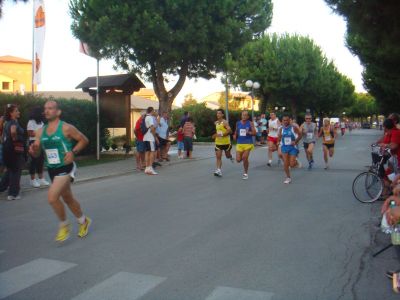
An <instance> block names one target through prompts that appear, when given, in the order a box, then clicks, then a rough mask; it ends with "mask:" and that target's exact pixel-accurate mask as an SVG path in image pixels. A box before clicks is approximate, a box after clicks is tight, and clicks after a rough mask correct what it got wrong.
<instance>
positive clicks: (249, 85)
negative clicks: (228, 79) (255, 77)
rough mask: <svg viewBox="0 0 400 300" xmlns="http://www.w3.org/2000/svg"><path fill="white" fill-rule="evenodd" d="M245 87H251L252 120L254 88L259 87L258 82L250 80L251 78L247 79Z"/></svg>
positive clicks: (252, 113) (252, 115)
mask: <svg viewBox="0 0 400 300" xmlns="http://www.w3.org/2000/svg"><path fill="white" fill-rule="evenodd" d="M245 84H246V87H248V88H251V119H252V120H253V122H254V89H256V90H257V89H259V88H260V84H259V83H258V82H257V81H255V82H253V81H251V80H247V81H246V83H245Z"/></svg>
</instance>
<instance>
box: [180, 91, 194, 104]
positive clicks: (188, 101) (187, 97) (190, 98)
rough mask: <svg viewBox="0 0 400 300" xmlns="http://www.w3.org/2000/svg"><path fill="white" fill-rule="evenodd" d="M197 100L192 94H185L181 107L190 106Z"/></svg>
mask: <svg viewBox="0 0 400 300" xmlns="http://www.w3.org/2000/svg"><path fill="white" fill-rule="evenodd" d="M196 104H197V100H196V99H195V98H194V97H193V94H191V93H190V94H187V95H185V98H184V99H183V103H182V107H185V106H190V105H196Z"/></svg>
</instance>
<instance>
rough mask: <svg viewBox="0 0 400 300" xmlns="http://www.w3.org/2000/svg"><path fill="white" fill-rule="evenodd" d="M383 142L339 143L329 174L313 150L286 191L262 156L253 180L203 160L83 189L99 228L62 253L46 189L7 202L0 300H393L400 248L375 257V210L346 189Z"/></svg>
mask: <svg viewBox="0 0 400 300" xmlns="http://www.w3.org/2000/svg"><path fill="white" fill-rule="evenodd" d="M376 137H377V133H376V132H375V131H372V130H371V131H359V132H355V133H353V134H352V135H351V136H350V135H347V136H345V137H344V138H340V139H339V140H338V141H337V144H336V149H337V153H336V155H335V158H334V160H333V161H332V163H331V169H330V170H328V171H325V170H323V168H322V165H323V164H322V150H321V148H320V145H318V146H317V148H316V154H315V159H316V169H315V170H313V171H311V172H310V171H307V170H305V169H302V170H295V171H294V172H293V183H292V184H290V185H283V183H282V182H283V179H284V175H283V171H282V169H281V168H280V167H278V166H276V165H274V166H273V167H272V168H268V167H266V149H265V148H258V149H257V150H256V151H255V152H254V153H252V154H251V158H250V159H251V161H250V172H249V176H250V178H249V180H248V181H243V180H241V167H242V166H241V165H238V164H232V163H230V162H229V161H227V160H224V165H223V171H224V177H223V178H215V177H214V176H212V171H213V168H214V159H206V158H205V159H202V160H197V161H191V162H189V163H181V164H175V165H171V166H169V167H166V168H162V169H160V175H159V176H151V177H149V176H145V175H143V174H137V173H132V174H128V175H123V176H118V177H115V176H112V177H110V178H103V179H100V180H93V181H86V182H82V183H81V184H78V185H76V186H75V187H74V191H75V193H76V196H77V197H78V198H79V199H80V201H81V204H82V206H83V208H84V209H85V211H86V213H87V214H88V215H89V216H91V217H93V219H94V223H93V228H92V231H91V233H90V235H89V236H88V237H87V238H86V239H84V240H79V239H78V238H77V237H75V236H73V237H72V238H71V240H70V241H68V242H66V243H65V244H63V245H61V246H57V245H55V244H54V243H53V241H52V239H53V236H54V234H55V230H56V227H57V223H56V219H55V216H54V215H53V213H52V212H51V209H50V207H49V206H48V205H47V203H46V191H45V190H35V191H30V192H29V193H27V194H26V195H25V197H24V199H23V200H21V201H14V202H6V201H0V250H1V251H0V299H3V298H4V299H6V298H7V299H139V298H140V299H144V300H149V299H171V300H180V299H190V300H192V299H193V300H203V299H207V300H221V299H233V300H235V299H251V300H256V299H273V300H280V299H282V300H283V299H285V300H291V299H362V300H363V299H371V300H372V299H395V298H397V297H396V296H395V295H394V294H393V293H392V292H391V287H390V282H389V280H387V279H386V278H385V277H384V275H383V271H384V270H385V269H388V268H392V267H397V265H398V262H397V260H395V256H394V252H393V251H392V249H391V250H388V251H387V252H385V253H383V254H382V255H381V256H378V257H377V258H375V259H372V258H371V254H372V253H373V252H374V250H376V249H377V248H379V247H381V246H384V245H385V244H386V243H387V242H388V237H386V236H382V235H380V234H379V233H378V229H377V228H376V227H375V226H374V225H375V223H376V222H377V220H378V218H377V216H378V214H377V209H379V206H380V203H376V204H373V205H365V204H361V203H358V202H357V201H356V200H355V199H354V198H353V196H352V193H351V183H352V180H353V179H354V177H355V176H356V174H357V173H358V172H360V171H361V170H362V169H363V166H365V165H368V164H369V163H370V155H369V148H368V145H369V144H370V143H371V142H372V141H374V140H375V139H376ZM211 155H212V154H211ZM301 159H302V160H303V162H305V160H304V153H302V154H301ZM82 169H84V168H82ZM71 219H72V218H71ZM74 227H75V228H74V230H75V231H76V229H77V228H76V225H75V226H74Z"/></svg>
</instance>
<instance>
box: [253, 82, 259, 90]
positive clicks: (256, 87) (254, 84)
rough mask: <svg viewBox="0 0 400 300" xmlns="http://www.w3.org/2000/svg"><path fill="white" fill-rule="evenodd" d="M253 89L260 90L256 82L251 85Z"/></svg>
mask: <svg viewBox="0 0 400 300" xmlns="http://www.w3.org/2000/svg"><path fill="white" fill-rule="evenodd" d="M253 88H255V89H259V88H260V84H259V83H258V82H257V81H256V82H254V83H253Z"/></svg>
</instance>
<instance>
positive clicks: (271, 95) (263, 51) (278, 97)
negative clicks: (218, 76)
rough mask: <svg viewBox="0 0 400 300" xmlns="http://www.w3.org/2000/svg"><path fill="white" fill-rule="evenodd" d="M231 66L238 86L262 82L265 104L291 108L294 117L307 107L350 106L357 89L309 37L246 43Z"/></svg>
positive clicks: (327, 109)
mask: <svg viewBox="0 0 400 300" xmlns="http://www.w3.org/2000/svg"><path fill="white" fill-rule="evenodd" d="M229 66H230V68H231V71H230V75H231V81H233V82H235V83H236V84H237V85H241V86H242V87H243V83H244V82H245V81H246V80H247V79H251V80H254V81H258V82H259V83H260V84H261V88H260V91H259V93H260V94H261V99H262V102H263V103H262V107H267V106H270V105H271V104H272V106H274V105H277V106H285V107H289V108H290V110H291V113H292V114H293V116H294V117H296V115H297V113H298V112H299V111H300V110H305V109H306V108H311V109H313V110H315V111H317V112H322V111H326V112H328V111H329V112H333V111H335V110H337V107H340V106H345V105H348V103H349V101H350V102H351V96H352V94H353V92H354V86H353V85H352V83H351V81H350V80H349V79H348V78H345V77H344V76H343V75H341V74H340V73H339V72H338V71H337V70H336V67H335V66H334V64H333V63H332V62H329V61H328V60H327V58H326V57H325V56H324V55H323V53H322V51H321V49H320V47H318V46H317V45H315V44H314V42H313V41H312V40H311V39H310V38H308V37H302V36H298V35H288V34H284V35H281V36H278V35H276V34H273V35H269V36H264V37H262V38H261V39H259V40H255V41H252V42H249V43H248V44H246V45H245V46H244V47H243V49H242V50H241V51H240V52H239V55H238V58H237V59H236V60H232V61H231V62H230V63H229ZM267 102H270V103H267Z"/></svg>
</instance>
